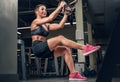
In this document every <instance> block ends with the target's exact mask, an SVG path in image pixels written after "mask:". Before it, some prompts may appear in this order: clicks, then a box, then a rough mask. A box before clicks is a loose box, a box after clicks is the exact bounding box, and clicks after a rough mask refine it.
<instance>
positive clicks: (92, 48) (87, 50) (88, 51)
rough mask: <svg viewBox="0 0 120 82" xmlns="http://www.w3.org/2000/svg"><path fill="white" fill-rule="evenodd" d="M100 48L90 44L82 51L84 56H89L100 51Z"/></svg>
mask: <svg viewBox="0 0 120 82" xmlns="http://www.w3.org/2000/svg"><path fill="white" fill-rule="evenodd" d="M100 48H101V47H100V46H92V45H90V44H86V48H85V49H83V50H82V53H83V55H84V56H87V55H89V54H91V53H93V52H96V51H98V50H99V49H100Z"/></svg>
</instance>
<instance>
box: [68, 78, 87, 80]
mask: <svg viewBox="0 0 120 82" xmlns="http://www.w3.org/2000/svg"><path fill="white" fill-rule="evenodd" d="M69 80H79V81H86V80H87V79H76V78H74V79H73V78H70V79H69Z"/></svg>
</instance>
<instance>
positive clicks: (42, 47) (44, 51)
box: [32, 40, 54, 58]
mask: <svg viewBox="0 0 120 82" xmlns="http://www.w3.org/2000/svg"><path fill="white" fill-rule="evenodd" d="M32 51H33V54H35V56H37V57H39V58H48V57H54V53H53V52H54V51H50V49H49V47H48V43H47V41H45V42H43V41H39V40H36V41H34V42H33V43H32Z"/></svg>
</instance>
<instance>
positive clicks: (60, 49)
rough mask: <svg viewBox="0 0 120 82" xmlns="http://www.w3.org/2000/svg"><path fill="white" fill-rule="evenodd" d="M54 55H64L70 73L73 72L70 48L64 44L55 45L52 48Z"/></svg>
mask: <svg viewBox="0 0 120 82" xmlns="http://www.w3.org/2000/svg"><path fill="white" fill-rule="evenodd" d="M54 56H55V57H58V56H64V60H65V62H66V64H67V66H68V69H69V71H70V73H75V68H74V62H73V58H72V53H71V50H70V48H67V47H65V46H57V47H56V48H55V49H54Z"/></svg>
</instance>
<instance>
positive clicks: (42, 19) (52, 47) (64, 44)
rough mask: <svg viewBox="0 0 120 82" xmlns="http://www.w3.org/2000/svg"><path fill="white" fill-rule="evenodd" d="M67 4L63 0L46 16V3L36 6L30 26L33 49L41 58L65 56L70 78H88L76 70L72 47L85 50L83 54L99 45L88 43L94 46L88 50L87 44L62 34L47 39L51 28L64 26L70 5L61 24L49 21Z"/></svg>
mask: <svg viewBox="0 0 120 82" xmlns="http://www.w3.org/2000/svg"><path fill="white" fill-rule="evenodd" d="M65 5H66V3H65V2H64V1H61V3H60V4H59V5H58V7H57V8H56V9H55V11H53V12H52V13H51V14H50V15H49V16H48V17H46V16H47V11H46V6H45V5H42V4H40V5H37V6H36V9H35V14H36V18H35V19H34V20H33V22H32V23H31V26H30V27H31V35H32V50H33V53H34V54H35V55H36V56H37V57H41V58H47V57H58V56H64V59H65V62H66V64H67V66H68V68H69V70H70V75H69V79H70V80H73V79H78V80H86V79H87V78H86V77H84V76H82V75H81V74H80V73H78V72H77V71H76V70H75V68H74V62H73V59H72V54H71V51H70V48H75V49H79V50H82V52H84V53H83V54H84V55H87V54H88V53H91V51H92V50H94V51H95V50H97V49H98V47H99V46H91V45H87V46H88V47H89V48H92V50H89V52H86V51H85V50H86V49H88V47H87V46H86V45H82V44H78V43H76V42H74V41H71V40H69V39H67V38H65V37H64V36H62V35H59V36H56V37H53V38H50V39H48V40H46V37H47V36H48V34H49V30H58V29H60V28H63V27H64V24H65V22H66V20H67V17H68V15H69V13H70V10H71V9H70V8H69V7H67V8H66V9H65V12H64V16H63V18H62V19H61V21H60V22H59V24H56V23H54V24H50V23H49V22H51V21H53V20H54V19H55V18H56V17H57V15H58V14H59V13H60V12H61V10H62V9H63V7H64V6H65ZM92 52H93V51H92ZM86 53H87V54H86Z"/></svg>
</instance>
